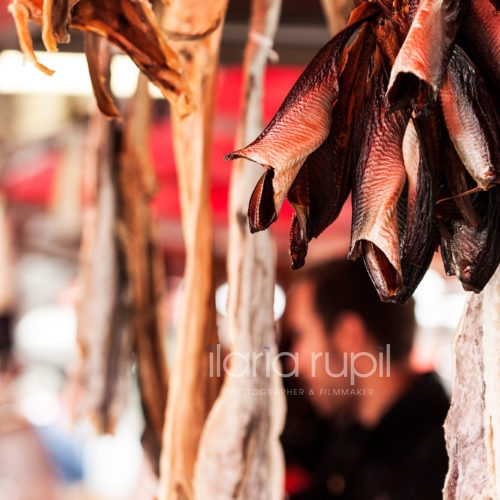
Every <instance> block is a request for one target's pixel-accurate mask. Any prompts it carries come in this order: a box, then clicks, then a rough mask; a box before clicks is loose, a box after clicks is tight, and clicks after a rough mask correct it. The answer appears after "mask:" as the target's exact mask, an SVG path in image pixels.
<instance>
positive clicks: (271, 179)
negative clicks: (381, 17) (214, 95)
mask: <svg viewBox="0 0 500 500" xmlns="http://www.w3.org/2000/svg"><path fill="white" fill-rule="evenodd" d="M378 10H379V8H378V6H377V5H375V4H368V3H365V4H362V5H361V6H360V7H358V9H356V10H355V11H354V13H353V16H351V19H355V22H353V23H351V24H350V26H349V27H348V28H346V29H345V30H343V31H342V32H341V33H339V34H338V35H337V36H335V37H334V38H332V40H331V41H330V42H329V43H328V44H327V45H326V46H325V47H324V48H323V49H322V50H321V51H320V52H319V53H318V55H317V56H316V57H315V58H314V59H313V61H312V62H311V63H310V65H309V66H308V67H307V69H306V70H305V71H304V73H303V74H302V75H301V77H300V78H299V80H298V81H297V83H296V84H295V85H294V86H293V88H292V90H291V91H290V92H289V94H288V96H287V97H286V99H285V101H284V102H283V104H282V105H281V107H280V109H279V110H278V112H277V113H276V115H275V117H274V118H273V120H271V122H270V123H269V125H268V126H267V127H266V128H265V129H264V131H263V132H262V133H261V134H260V135H259V137H258V138H257V139H256V140H255V141H253V142H252V143H251V144H250V145H248V146H246V147H245V148H243V149H239V150H237V151H235V152H233V153H230V154H228V155H227V156H226V159H227V160H234V159H236V158H246V159H248V160H251V161H254V162H257V163H260V164H261V165H264V166H266V167H267V171H266V173H265V174H264V175H263V176H262V177H261V179H260V181H259V182H258V184H257V186H256V188H255V191H254V193H253V194H252V198H251V200H250V208H249V214H248V216H249V224H250V230H251V231H252V232H256V231H261V230H263V229H266V228H267V227H269V225H270V224H271V223H272V222H274V221H275V220H276V219H277V217H278V214H279V212H280V210H281V206H282V204H283V201H284V200H285V198H286V195H287V193H288V191H289V189H290V186H291V185H292V183H293V181H294V180H295V177H296V176H297V174H298V172H299V170H300V168H301V167H302V165H303V163H304V161H305V159H306V158H307V157H308V156H309V155H310V154H311V153H312V152H313V151H315V150H316V149H317V148H318V147H320V146H321V144H322V143H323V142H324V141H325V139H326V138H327V137H328V135H329V133H330V127H331V122H332V112H331V110H332V106H333V104H334V103H335V101H336V99H337V97H338V77H339V71H338V63H339V58H340V55H341V53H342V51H343V50H344V48H345V46H346V43H347V41H348V40H349V38H350V37H351V36H352V35H353V33H354V32H355V31H356V29H357V28H358V27H359V24H360V23H361V22H363V21H364V20H366V19H367V18H370V17H371V16H372V15H373V14H374V11H375V12H376V11H378ZM358 18H359V19H358Z"/></svg>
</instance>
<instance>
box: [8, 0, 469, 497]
mask: <svg viewBox="0 0 500 500" xmlns="http://www.w3.org/2000/svg"><path fill="white" fill-rule="evenodd" d="M7 4H8V2H6V1H4V0H2V1H1V2H0V51H1V52H0V108H1V109H2V112H1V114H0V189H1V192H2V194H3V196H4V197H5V198H6V199H7V201H8V206H9V215H10V217H11V227H12V232H13V235H14V242H15V249H16V252H15V275H14V276H15V281H14V282H13V287H14V288H15V290H16V296H17V299H18V303H17V313H18V318H17V326H16V339H17V345H18V348H19V352H20V355H21V357H22V359H23V361H24V362H25V364H26V371H25V374H24V375H23V377H22V378H21V380H20V383H19V393H20V400H21V402H22V407H23V409H24V411H25V412H26V415H27V416H28V417H29V418H30V419H31V420H32V422H33V423H34V424H36V425H38V426H40V427H46V428H47V427H48V426H49V424H50V425H53V424H57V425H58V426H59V425H60V426H61V427H64V426H65V425H66V423H67V422H66V421H65V418H66V415H65V411H66V408H65V405H66V404H67V401H64V400H63V397H62V392H61V388H62V385H63V381H64V378H65V377H66V376H67V372H66V370H67V368H68V366H69V364H70V362H71V360H72V359H73V357H74V355H75V350H76V345H75V336H76V326H75V318H74V311H73V308H74V294H75V290H74V279H75V276H76V269H77V257H78V249H79V243H80V229H81V207H82V200H83V199H84V197H85V195H86V193H85V191H84V190H83V189H82V185H81V176H80V171H79V167H80V160H81V152H82V148H83V147H84V144H85V143H84V138H85V129H86V124H87V118H88V114H89V109H90V107H91V103H92V97H91V89H90V84H89V82H88V74H87V73H88V72H87V67H86V63H85V61H84V58H83V55H82V39H81V36H80V35H79V34H78V33H74V34H73V36H72V41H71V43H70V44H69V45H68V46H61V53H60V54H56V55H55V56H54V57H53V58H52V59H51V60H52V61H53V62H51V65H52V67H53V68H54V69H56V75H55V76H54V77H53V79H52V80H51V78H49V77H47V76H45V75H42V74H38V73H36V71H35V70H34V68H32V67H30V65H28V64H27V65H22V63H21V60H22V56H21V55H20V53H19V52H18V51H17V49H18V42H17V35H16V33H15V29H14V26H13V23H12V20H11V17H10V15H9V14H8V13H7V9H6V6H7ZM248 11H249V3H248V2H239V1H234V2H231V3H230V8H229V11H228V16H227V22H226V25H225V29H224V34H223V42H222V50H221V70H220V74H219V77H218V91H217V95H218V97H217V107H216V120H215V124H214V132H215V134H214V143H213V151H212V176H211V182H212V186H211V203H212V207H213V210H214V223H215V241H214V244H215V245H214V246H215V255H216V262H217V266H216V273H217V280H218V282H219V284H223V283H224V281H225V253H226V244H227V232H226V228H227V205H228V182H229V176H230V169H231V165H230V163H228V162H225V161H224V159H223V157H224V155H225V154H227V153H228V152H229V151H231V150H232V149H233V146H234V131H235V128H236V123H237V116H236V113H237V111H238V103H239V97H240V93H239V89H240V86H241V70H240V68H239V65H238V64H239V62H240V60H241V54H242V50H243V45H244V42H245V38H246V21H247V18H248ZM37 29H38V28H37V27H36V26H33V30H34V36H35V40H36V43H35V47H36V48H38V49H40V50H41V49H42V45H41V40H40V33H39V31H38V32H37ZM328 38H329V33H328V29H327V28H326V24H325V22H324V16H323V13H322V11H321V8H320V5H319V2H317V3H316V2H315V3H313V4H310V3H307V4H306V3H305V2H301V1H300V0H294V1H287V2H285V4H284V6H283V14H282V21H281V24H280V29H279V31H278V34H277V37H276V43H275V50H276V53H277V54H278V55H279V62H277V63H275V64H273V65H271V66H270V67H269V68H268V71H267V74H266V86H265V97H264V101H265V109H264V115H265V119H266V121H267V120H269V118H271V116H272V115H273V114H274V113H275V111H276V110H277V108H278V107H279V105H280V104H281V102H282V100H283V98H284V96H285V95H286V93H287V92H288V90H289V88H290V87H291V85H292V84H293V82H294V81H295V80H296V79H297V77H298V75H299V74H300V72H301V71H302V69H303V67H304V65H305V63H306V62H308V61H309V60H310V59H311V57H312V55H314V53H315V52H316V50H317V49H319V47H321V46H322V45H323V44H324V43H325V42H326V41H327V40H328ZM73 54H74V55H75V58H76V59H75V58H73ZM68 55H71V57H72V61H73V62H71V63H69V62H68V63H65V62H62V61H63V57H64V56H68ZM49 57H50V56H49V55H47V54H42V55H41V56H40V58H41V59H42V60H44V58H49ZM58 58H59V59H58ZM58 60H59V61H60V62H58ZM117 60H118V58H117ZM67 61H69V59H68V60H67ZM66 64H67V65H68V66H67V68H66V69H68V68H69V71H70V72H73V71H78V73H77V74H78V77H77V78H75V73H73V74H71V76H72V80H73V81H74V82H77V83H78V86H77V87H78V88H76V89H75V88H73V89H71V88H66V89H63V88H62V87H63V85H64V84H63V83H61V87H60V88H58V87H57V85H56V84H55V83H54V82H55V81H56V80H57V77H58V74H57V73H59V74H61V73H64V71H65V65H66ZM115 74H119V75H120V76H119V77H118V79H117V80H116V81H115V85H116V94H117V95H118V96H120V97H121V98H122V99H126V98H127V96H128V95H130V93H131V90H132V89H130V86H129V89H128V90H127V88H124V87H126V83H127V82H135V74H136V70H135V69H134V68H133V66H130V65H124V67H123V68H122V69H120V68H119V67H118V66H117V69H116V72H115ZM39 82H42V83H39ZM43 82H45V83H43ZM124 84H125V85H124ZM127 92H128V94H127ZM154 109H155V111H154V112H155V120H154V124H153V127H152V130H151V142H150V148H151V152H152V156H153V159H154V165H155V169H156V173H157V176H158V184H159V190H158V193H157V195H156V196H155V198H154V200H153V209H154V213H155V216H156V217H157V221H158V233H159V239H160V242H161V246H162V251H163V256H164V262H165V269H166V274H167V280H168V284H169V292H170V293H169V296H168V297H167V298H166V300H165V307H166V308H168V309H169V310H170V316H169V317H170V318H171V322H172V324H173V323H174V322H175V305H176V303H177V300H178V293H179V290H180V288H179V284H180V279H181V275H182V269H183V263H184V255H183V238H182V231H181V223H180V209H179V200H178V193H177V182H176V174H175V168H174V160H173V152H172V141H171V139H170V121H169V114H168V106H167V105H166V103H165V102H164V101H162V100H155V105H154ZM255 168H259V167H258V166H256V167H255ZM291 214H292V212H291V209H290V208H289V207H287V208H285V211H284V212H283V213H282V215H281V217H280V219H279V221H278V222H277V223H276V224H274V226H273V229H272V231H273V234H274V236H275V239H276V244H277V248H278V263H279V264H278V282H279V284H281V286H282V287H283V288H285V289H286V286H287V283H288V280H289V279H290V270H289V259H288V232H289V223H290V218H291ZM349 238H350V207H349V204H347V205H346V208H345V209H344V211H343V212H342V214H341V216H340V217H339V219H338V220H337V221H336V222H335V223H334V224H333V225H332V226H331V227H330V228H329V229H328V230H327V231H326V232H325V234H323V235H322V237H321V238H320V239H318V240H314V241H313V242H311V245H310V251H309V255H308V259H309V260H311V261H313V260H315V259H320V258H323V257H325V256H329V255H341V254H346V253H347V247H348V243H349ZM438 259H439V256H438V255H436V260H438ZM440 269H442V266H441V265H433V266H432V269H431V271H430V272H429V274H428V276H427V278H426V279H425V280H424V281H423V282H422V284H421V285H420V287H419V288H418V290H417V293H416V300H417V312H418V320H419V324H420V327H421V329H420V336H419V342H418V344H417V350H416V352H415V356H414V361H415V363H416V364H417V365H418V366H419V367H420V368H421V369H425V368H428V367H430V366H436V365H437V367H438V369H439V370H440V373H441V374H442V375H443V377H444V378H445V379H446V378H449V377H450V368H449V350H450V338H451V334H452V332H453V330H454V328H455V326H456V323H457V321H458V316H459V315H460V311H461V306H462V303H463V297H464V294H463V292H462V290H461V287H460V285H459V284H458V282H457V281H456V280H451V279H447V278H446V277H444V276H443V274H442V271H440ZM172 330H173V328H172ZM136 397H137V396H136ZM136 402H137V401H136V400H135V403H136ZM140 425H141V424H140V415H139V414H138V412H137V409H134V400H132V403H131V409H130V413H129V414H127V415H125V416H124V419H123V422H121V423H120V426H119V427H118V430H117V434H116V436H115V437H101V438H92V439H89V441H88V442H91V445H88V444H87V445H85V446H83V447H82V448H81V450H83V451H82V455H81V456H82V462H83V463H84V465H85V467H86V471H87V472H86V476H85V481H87V485H86V487H87V490H88V491H90V492H91V494H93V495H94V496H95V498H110V499H111V498H113V499H122V498H133V495H134V487H135V486H136V481H135V479H136V478H137V477H138V474H139V470H140V467H141V465H140V464H141V449H140V444H139V435H140ZM87 432H88V430H87V429H84V430H83V431H82V433H83V434H86V433H87ZM72 439H73V438H72ZM97 457H100V458H97ZM125 457H126V458H125ZM110 464H113V466H112V467H111V466H110ZM124 470H126V471H129V472H130V474H124V473H123V471H124ZM124 477H127V478H128V481H124V480H123V478H124ZM0 496H1V495H0ZM68 498H69V497H68Z"/></svg>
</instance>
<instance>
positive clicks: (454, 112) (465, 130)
mask: <svg viewBox="0 0 500 500" xmlns="http://www.w3.org/2000/svg"><path fill="white" fill-rule="evenodd" d="M439 97H440V100H441V106H442V108H443V115H444V120H445V123H446V127H447V129H448V132H449V134H450V138H451V140H452V142H453V144H454V146H455V149H456V151H457V153H458V155H459V156H460V158H461V160H462V162H463V164H464V166H465V168H466V169H467V170H468V171H469V173H470V174H471V176H472V177H473V178H474V180H475V181H476V182H477V185H478V186H479V187H481V188H482V189H487V188H488V187H489V186H490V185H491V184H492V183H495V182H497V181H498V180H499V178H500V117H499V115H498V113H497V111H496V109H495V106H492V105H491V103H492V101H493V100H492V98H491V96H490V94H489V92H488V90H487V89H486V87H485V85H484V81H483V80H482V78H481V77H480V76H479V75H478V74H477V71H476V70H475V68H474V67H473V65H472V64H471V62H470V61H469V60H468V58H467V56H466V55H465V54H464V53H463V51H462V50H460V49H459V48H458V47H456V48H455V51H454V53H453V55H452V57H451V59H450V64H449V66H448V72H447V74H446V76H445V78H444V80H443V86H442V87H441V92H440V93H439Z"/></svg>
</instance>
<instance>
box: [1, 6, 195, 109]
mask: <svg viewBox="0 0 500 500" xmlns="http://www.w3.org/2000/svg"><path fill="white" fill-rule="evenodd" d="M9 11H10V12H11V13H12V15H13V17H14V20H15V23H16V27H17V32H18V36H19V41H20V46H21V49H22V51H23V53H24V54H25V57H26V58H27V59H28V60H30V61H32V62H33V63H35V65H36V66H37V67H38V68H39V69H40V70H42V71H43V72H45V73H47V74H52V73H53V71H52V70H51V69H49V68H47V67H46V66H44V65H43V64H41V63H40V62H39V61H38V60H37V58H36V56H35V53H34V51H33V44H32V40H31V35H30V32H29V29H28V22H29V21H30V20H32V21H35V22H36V23H38V24H40V25H41V26H42V38H43V42H44V44H45V47H46V48H47V50H49V51H55V50H57V46H58V44H59V43H65V42H67V41H68V40H69V29H70V28H75V29H79V30H82V31H85V32H90V33H93V34H95V35H99V36H101V37H103V38H106V39H107V40H109V41H110V42H111V43H113V44H114V45H116V46H117V47H118V48H119V49H121V50H123V51H124V52H125V53H127V54H128V55H129V56H130V58H131V59H132V60H133V61H134V63H135V64H136V65H137V66H138V67H139V69H140V70H141V71H142V72H143V73H145V74H146V76H147V77H148V78H149V79H150V80H151V82H152V83H154V84H155V85H156V86H157V87H158V88H159V89H160V90H161V92H162V94H163V95H164V97H165V98H166V99H168V100H169V101H170V102H172V103H174V104H175V105H176V106H177V108H178V109H179V113H181V114H182V115H187V114H189V113H190V112H191V111H192V108H193V104H192V99H191V94H190V91H189V88H188V85H187V82H186V79H185V76H184V74H183V72H182V68H181V63H180V60H179V58H178V56H177V55H176V53H175V52H174V51H173V50H172V49H171V48H170V47H169V45H168V44H167V42H166V40H165V38H164V36H163V34H162V32H161V30H160V27H159V25H158V21H157V19H156V16H155V14H154V12H153V8H152V6H151V4H150V3H149V1H147V0H107V1H106V2H100V1H98V0H58V1H56V0H12V2H11V4H10V5H9ZM118 14H119V15H118ZM87 54H88V51H87ZM89 66H90V69H91V76H92V84H93V86H94V89H96V88H97V90H96V91H95V94H96V98H97V102H98V105H99V108H100V109H101V111H102V112H103V113H105V114H108V116H110V117H111V118H114V117H116V108H115V107H114V105H113V106H111V105H110V103H109V100H110V98H109V96H108V95H106V93H105V92H103V91H102V85H100V84H98V86H97V87H96V82H98V81H99V79H100V78H101V76H102V75H100V73H99V69H98V68H97V63H96V62H95V61H94V60H93V59H92V58H90V60H89ZM96 75H97V76H96Z"/></svg>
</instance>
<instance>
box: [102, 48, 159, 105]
mask: <svg viewBox="0 0 500 500" xmlns="http://www.w3.org/2000/svg"><path fill="white" fill-rule="evenodd" d="M138 75H139V68H138V67H137V66H136V65H135V64H134V62H133V61H132V59H130V57H128V56H123V55H118V56H113V59H112V60H111V82H110V85H111V91H112V92H113V95H115V96H116V97H122V98H123V97H130V96H132V95H133V94H134V92H135V88H136V86H137V77H138ZM149 92H150V94H151V95H152V96H153V97H155V98H157V99H160V98H162V97H163V96H162V95H161V92H160V91H159V90H158V87H156V86H154V85H152V84H149Z"/></svg>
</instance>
